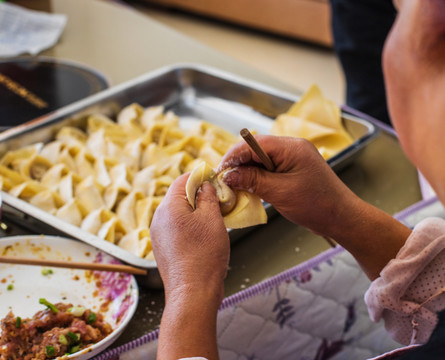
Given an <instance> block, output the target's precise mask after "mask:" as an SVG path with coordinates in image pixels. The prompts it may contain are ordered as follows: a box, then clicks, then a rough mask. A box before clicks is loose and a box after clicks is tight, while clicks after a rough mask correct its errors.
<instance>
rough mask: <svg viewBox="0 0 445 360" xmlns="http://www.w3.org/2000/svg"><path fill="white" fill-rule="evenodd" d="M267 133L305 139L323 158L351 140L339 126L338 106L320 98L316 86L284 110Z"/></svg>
mask: <svg viewBox="0 0 445 360" xmlns="http://www.w3.org/2000/svg"><path fill="white" fill-rule="evenodd" d="M271 134H272V135H278V136H293V137H300V138H305V139H307V140H309V141H311V142H312V143H313V144H314V145H315V146H316V147H317V149H318V150H319V152H320V153H321V154H322V155H323V157H324V158H325V159H329V158H330V157H332V156H334V155H336V154H338V153H339V152H340V151H342V150H343V149H345V148H346V147H348V146H349V145H351V144H352V142H353V139H352V138H351V136H350V135H349V134H348V132H347V131H346V130H345V129H344V127H343V124H342V119H341V111H340V109H339V107H338V106H337V105H336V104H335V103H334V102H332V101H331V100H328V99H326V98H324V97H323V94H322V93H321V90H320V89H319V88H318V86H316V85H312V87H311V88H310V89H309V90H308V91H307V92H306V93H305V94H304V95H303V97H302V98H301V100H300V101H298V102H297V103H295V104H294V105H292V106H291V108H290V109H289V110H288V112H287V113H285V114H281V115H279V116H278V117H277V118H276V120H275V123H274V125H273V126H272V129H271Z"/></svg>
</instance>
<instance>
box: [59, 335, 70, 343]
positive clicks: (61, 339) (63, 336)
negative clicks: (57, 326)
mask: <svg viewBox="0 0 445 360" xmlns="http://www.w3.org/2000/svg"><path fill="white" fill-rule="evenodd" d="M59 343H61V344H62V345H68V340H67V339H66V337H65V335H63V334H60V335H59Z"/></svg>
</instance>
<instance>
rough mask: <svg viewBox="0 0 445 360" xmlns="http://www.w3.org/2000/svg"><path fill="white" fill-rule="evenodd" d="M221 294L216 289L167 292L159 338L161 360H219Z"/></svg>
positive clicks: (204, 288)
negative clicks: (202, 359)
mask: <svg viewBox="0 0 445 360" xmlns="http://www.w3.org/2000/svg"><path fill="white" fill-rule="evenodd" d="M220 303H221V291H220V290H219V289H217V288H216V287H215V286H208V287H203V288H200V289H192V288H190V287H187V286H184V287H183V288H181V289H175V290H174V291H172V292H167V295H166V306H165V309H164V313H163V315H162V321H161V330H160V335H159V345H158V359H162V360H169V359H171V360H178V359H180V358H184V357H198V356H202V357H205V358H207V359H209V360H217V359H218V347H217V341H216V318H217V311H218V307H219V305H220Z"/></svg>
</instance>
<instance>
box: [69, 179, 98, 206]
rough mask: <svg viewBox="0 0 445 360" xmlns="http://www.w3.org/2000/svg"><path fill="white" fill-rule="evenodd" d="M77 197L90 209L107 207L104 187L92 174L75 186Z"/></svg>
mask: <svg viewBox="0 0 445 360" xmlns="http://www.w3.org/2000/svg"><path fill="white" fill-rule="evenodd" d="M75 195H76V199H77V200H78V201H79V203H80V204H81V205H82V206H83V207H84V208H85V209H87V210H88V211H93V210H97V209H101V208H104V207H105V202H104V200H103V198H102V189H101V188H100V185H99V184H98V183H97V182H96V181H95V180H94V178H93V177H92V176H89V177H87V178H86V179H85V180H83V181H82V182H81V183H80V184H79V185H77V187H76V188H75Z"/></svg>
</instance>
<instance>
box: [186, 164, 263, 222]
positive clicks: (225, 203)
mask: <svg viewBox="0 0 445 360" xmlns="http://www.w3.org/2000/svg"><path fill="white" fill-rule="evenodd" d="M222 175H223V173H221V174H219V175H216V174H215V172H214V171H213V169H212V168H211V167H210V166H209V165H208V164H206V163H205V162H202V163H201V164H199V165H198V166H197V167H196V168H195V169H194V170H193V171H192V173H191V174H190V177H189V178H188V180H187V184H186V193H187V200H188V201H189V203H190V205H191V206H192V207H193V208H195V198H196V192H197V191H198V189H199V188H200V187H201V185H202V184H203V183H204V182H205V181H209V182H210V183H211V184H212V185H213V186H214V187H215V188H216V192H217V196H218V199H219V201H220V208H221V213H222V215H223V220H224V225H225V226H226V227H227V228H230V229H240V228H245V227H249V226H254V225H258V224H265V223H266V222H267V214H266V211H265V209H264V206H263V204H262V202H261V199H260V198H259V197H258V196H257V195H255V194H252V193H249V192H247V191H237V190H236V191H233V190H232V189H230V187H229V186H227V185H226V184H225V183H224V182H223V181H222Z"/></svg>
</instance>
